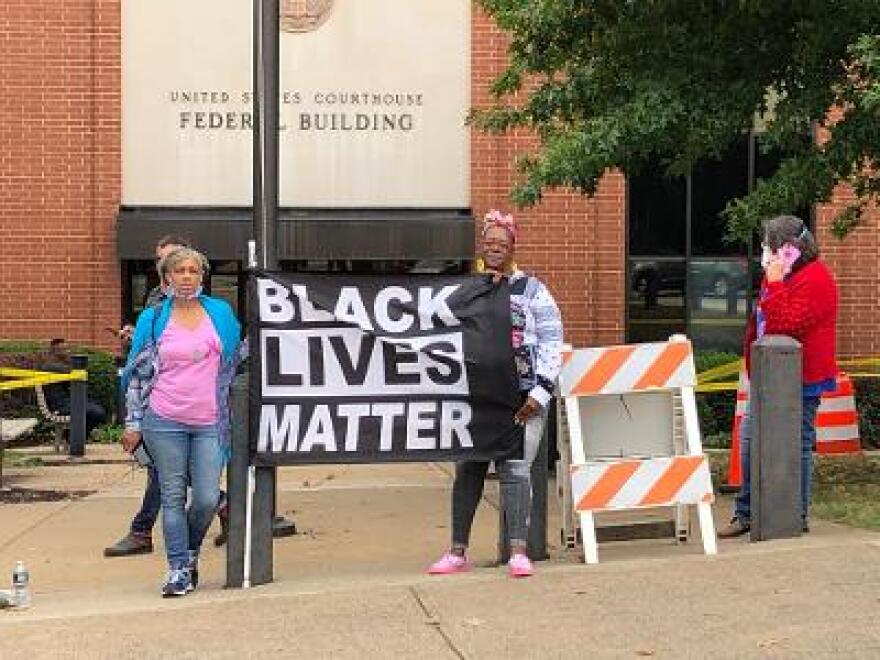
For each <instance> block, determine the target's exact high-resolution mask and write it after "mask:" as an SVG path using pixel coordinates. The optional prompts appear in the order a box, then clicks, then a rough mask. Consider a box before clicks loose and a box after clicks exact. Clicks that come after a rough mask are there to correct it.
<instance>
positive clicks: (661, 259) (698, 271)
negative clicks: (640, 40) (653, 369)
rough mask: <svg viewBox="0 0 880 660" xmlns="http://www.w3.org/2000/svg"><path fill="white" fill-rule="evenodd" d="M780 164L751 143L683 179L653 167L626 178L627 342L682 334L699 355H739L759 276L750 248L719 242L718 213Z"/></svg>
mask: <svg viewBox="0 0 880 660" xmlns="http://www.w3.org/2000/svg"><path fill="white" fill-rule="evenodd" d="M779 160H780V158H779V155H778V154H772V153H771V154H761V153H759V150H758V149H757V148H756V143H755V138H754V136H751V135H750V136H748V137H746V138H743V139H742V140H741V141H739V142H737V143H735V144H734V145H732V146H731V147H730V148H729V149H728V150H727V151H726V152H725V153H724V154H722V156H721V157H720V158H718V159H705V160H703V161H701V162H699V163H697V165H696V166H695V167H694V169H693V171H692V172H691V174H690V175H689V176H686V177H680V178H676V179H670V178H667V177H665V176H664V175H663V173H662V169H661V168H660V167H655V168H648V170H646V171H645V172H644V173H642V174H640V175H638V176H632V177H630V178H629V181H628V187H627V188H628V209H629V213H628V215H629V227H628V255H627V282H628V291H627V320H626V327H627V341H629V342H645V341H665V340H666V339H668V338H669V335H671V334H674V333H685V334H687V335H688V337H690V338H691V340H692V341H693V342H694V345H695V346H696V347H697V348H699V349H705V350H727V351H732V352H737V353H738V352H739V351H740V350H741V348H742V337H743V331H744V329H745V321H746V319H747V318H748V315H749V314H750V313H751V310H752V300H753V298H754V295H755V292H756V291H757V288H758V285H759V283H760V277H761V270H760V266H759V265H758V264H757V263H756V260H755V258H754V252H755V250H754V247H753V246H751V245H747V244H745V243H742V242H729V241H727V240H725V234H726V224H725V220H724V218H723V217H722V216H721V211H722V210H723V209H724V208H725V206H726V205H727V203H728V202H729V201H730V200H731V199H732V198H734V197H740V196H742V195H744V194H746V193H748V192H749V191H750V190H752V189H753V187H754V183H755V180H756V178H762V177H765V176H768V175H770V174H772V173H773V172H774V171H775V170H776V168H777V167H778V163H779ZM796 214H797V215H799V216H800V217H802V218H804V220H807V221H809V217H808V214H804V213H803V211H801V212H796Z"/></svg>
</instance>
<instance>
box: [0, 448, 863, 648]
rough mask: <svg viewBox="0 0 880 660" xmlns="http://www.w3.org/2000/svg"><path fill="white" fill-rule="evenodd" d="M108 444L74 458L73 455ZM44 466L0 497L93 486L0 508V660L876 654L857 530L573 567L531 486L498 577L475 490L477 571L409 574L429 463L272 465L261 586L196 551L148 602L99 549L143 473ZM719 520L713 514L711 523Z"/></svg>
mask: <svg viewBox="0 0 880 660" xmlns="http://www.w3.org/2000/svg"><path fill="white" fill-rule="evenodd" d="M117 451H118V449H116V448H107V447H91V446H90V447H89V450H88V457H89V459H93V460H94V459H97V460H106V461H116V459H117V457H118V454H117V453H115V452H117ZM108 452H110V453H108ZM47 460H48V459H47ZM59 462H60V463H61V464H60V465H58V466H47V467H39V468H9V469H8V470H7V472H6V475H7V477H8V482H7V485H11V486H19V487H25V486H27V487H31V488H48V487H58V486H60V485H63V487H64V488H68V489H71V490H94V491H96V492H95V493H94V494H92V495H90V496H88V497H86V498H83V499H79V500H75V501H67V502H54V503H37V504H20V505H0V571H3V572H2V573H0V576H2V583H0V587H2V588H6V585H5V583H6V582H7V579H6V575H7V574H8V573H9V572H11V569H12V566H13V565H14V563H15V560H17V559H24V560H25V561H26V562H27V564H28V567H29V568H30V571H31V576H32V578H31V579H32V585H33V589H34V592H35V593H34V605H33V607H32V608H31V609H30V610H27V611H23V612H11V611H5V612H0V657H2V658H4V659H6V658H56V657H57V658H65V657H77V658H104V657H106V658H111V657H112V658H128V657H131V658H164V657H175V658H204V657H211V658H227V657H228V658H233V657H235V658H240V657H253V656H257V655H258V654H267V655H268V654H273V655H275V656H276V657H284V658H288V657H289V658H299V657H303V658H305V657H308V658H359V659H361V660H362V659H364V658H380V657H381V658H409V657H419V658H506V657H515V658H549V657H553V658H569V657H570V658H575V657H584V656H594V657H603V658H604V657H614V658H634V657H666V658H681V657H709V656H715V657H792V656H800V655H810V656H811V657H841V656H845V657H850V658H859V657H864V658H869V657H871V658H873V657H880V626H878V625H877V620H878V617H880V571H878V570H877V565H878V559H880V535H876V534H870V533H867V532H860V531H857V530H851V529H848V528H844V527H840V526H837V525H833V524H829V523H822V522H816V523H815V524H814V531H813V533H812V534H810V535H809V536H806V537H804V538H802V539H798V540H792V541H776V542H769V543H761V544H749V543H747V542H745V541H743V540H736V541H726V542H721V543H720V544H719V545H720V547H719V553H720V554H719V555H718V556H717V557H713V558H706V557H704V556H703V555H702V547H701V544H700V543H699V542H698V540H695V541H693V542H691V543H688V544H686V545H684V546H675V545H674V544H672V543H671V542H669V541H666V540H651V541H637V542H627V543H614V544H603V545H602V546H601V547H600V560H601V562H602V563H601V564H599V565H598V566H589V567H588V566H584V565H583V564H581V563H580V561H581V556H580V554H577V553H568V552H565V551H563V550H561V549H560V548H559V547H558V529H557V527H558V524H557V521H558V518H557V517H556V514H555V513H554V511H555V501H554V500H555V497H553V493H551V503H552V504H553V505H554V507H553V510H551V518H550V521H549V524H548V529H549V532H548V538H549V540H550V542H551V559H550V560H549V561H547V562H542V563H540V564H539V565H538V573H537V575H536V576H535V577H533V578H530V579H527V580H521V581H514V580H512V579H509V578H508V577H507V576H506V575H505V574H504V572H503V570H502V569H501V568H498V567H494V566H491V565H489V564H491V562H492V561H493V560H494V558H495V542H496V535H497V512H496V510H495V509H493V508H492V506H491V504H490V503H497V483H495V482H489V483H488V484H487V492H486V499H487V500H488V502H485V503H484V504H483V506H481V508H480V510H479V512H478V515H477V519H476V521H475V526H474V538H473V547H472V555H473V557H474V559H475V560H476V561H477V563H478V564H479V566H478V568H477V569H476V570H475V571H474V572H473V573H471V574H469V575H461V576H450V577H428V576H426V575H425V574H424V569H425V566H426V565H427V564H428V563H429V562H430V561H431V560H432V559H434V558H435V557H436V555H437V554H438V553H439V552H440V551H441V550H442V549H443V548H444V546H445V545H446V543H447V542H448V533H449V530H448V524H449V521H448V510H449V466H447V465H440V464H407V465H376V466H318V467H309V468H285V469H282V470H281V471H280V473H279V484H280V493H279V507H280V509H281V511H282V512H284V513H286V514H287V515H288V516H290V517H292V518H293V519H294V520H295V521H296V523H297V525H298V527H299V528H300V530H301V532H302V533H301V534H300V535H298V536H296V537H293V538H288V539H280V540H277V541H276V542H275V577H276V581H275V582H274V583H273V584H271V585H266V586H263V587H259V588H254V589H250V590H244V591H238V590H224V589H222V588H221V587H222V584H223V581H224V573H223V571H224V563H225V555H224V552H223V550H222V549H215V548H214V547H213V545H212V544H210V542H208V543H206V547H205V556H204V559H203V566H202V574H203V578H202V585H200V587H199V590H198V591H196V592H195V593H194V594H192V595H190V596H188V597H186V598H183V599H179V600H162V599H161V598H160V597H159V595H158V590H159V587H160V584H161V579H162V577H163V573H164V558H163V552H162V548H161V542H159V543H158V544H157V549H156V552H155V553H154V554H153V555H147V556H140V557H132V558H124V559H112V560H108V559H104V558H103V557H102V556H101V551H102V549H103V547H104V546H105V545H107V544H109V543H111V542H112V541H114V540H116V538H117V537H118V536H120V535H121V534H122V533H123V532H124V531H125V529H126V526H127V524H128V522H129V519H130V517H131V515H132V514H133V513H134V511H135V509H136V508H137V505H138V500H139V497H140V495H141V494H142V490H141V489H142V479H143V475H142V474H141V473H140V472H135V473H132V472H131V469H130V468H129V467H128V465H126V464H122V463H118V462H110V463H102V464H75V465H70V464H67V461H66V460H61V461H59ZM727 511H728V508H727V505H726V503H725V504H723V505H719V511H718V515H719V520H720V519H722V518H724V517H726V513H727ZM214 531H215V530H212V531H211V533H210V534H211V536H213V533H214ZM156 540H157V541H161V534H160V533H158V530H157V534H156Z"/></svg>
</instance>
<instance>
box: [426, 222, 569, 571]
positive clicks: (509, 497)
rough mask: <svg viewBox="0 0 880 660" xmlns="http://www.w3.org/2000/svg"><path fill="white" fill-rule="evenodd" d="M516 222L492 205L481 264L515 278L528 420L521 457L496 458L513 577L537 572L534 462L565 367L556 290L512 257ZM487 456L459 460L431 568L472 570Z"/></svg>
mask: <svg viewBox="0 0 880 660" xmlns="http://www.w3.org/2000/svg"><path fill="white" fill-rule="evenodd" d="M517 234H518V232H517V227H516V223H515V222H514V220H513V217H512V216H511V215H505V214H503V213H501V212H499V211H496V210H492V211H490V212H489V213H487V214H486V216H485V218H484V223H483V234H482V238H483V240H482V259H481V270H482V271H483V272H486V273H489V274H491V275H492V276H493V279H494V280H495V281H496V282H498V281H500V279H501V278H507V280H508V282H509V285H510V312H511V326H512V336H511V340H512V343H513V348H514V359H515V361H516V367H517V372H518V374H519V378H520V391H521V392H522V396H523V404H522V407H521V408H520V409H519V410H518V411H517V412H516V415H515V421H516V423H517V424H519V425H522V426H524V443H523V444H524V446H523V458H522V459H521V460H498V461H496V469H497V471H498V475H499V480H500V483H501V505H502V507H503V508H504V514H505V521H506V525H507V529H506V532H507V536H508V538H509V539H510V561H509V562H508V564H507V567H508V571H509V573H510V575H511V576H513V577H526V576H529V575H531V574H532V573H533V568H532V563H531V561H530V560H529V558H528V555H527V553H526V540H527V539H528V525H529V512H530V511H531V499H532V485H531V466H532V461H534V459H535V456H536V454H537V451H538V445H539V444H540V442H541V437H542V435H543V433H544V424H545V423H546V421H547V404H548V403H549V401H550V399H551V397H552V395H553V388H554V382H555V380H556V377H557V375H558V374H559V369H560V367H561V366H562V318H561V316H560V313H559V308H558V307H557V306H556V302H555V301H554V300H553V296H551V295H550V292H549V291H548V290H547V288H546V287H545V286H544V284H543V283H542V282H540V281H539V280H538V278H536V277H534V276H531V275H527V274H526V273H524V272H523V271H521V270H518V269H517V268H516V267H515V265H514V263H513V253H514V249H515V248H516V240H517ZM488 467H489V463H488V462H482V461H480V462H477V461H469V462H463V463H458V464H456V467H455V481H454V482H453V485H452V547H451V548H450V549H449V551H447V552H446V553H444V555H443V556H442V557H441V558H440V559H438V560H437V561H436V562H434V564H432V565H431V567H430V568H429V569H428V573H430V574H432V575H448V574H451V573H461V572H464V571H467V570H469V569H470V567H471V564H470V561H469V560H468V557H467V547H468V543H469V541H470V533H471V525H472V524H473V520H474V514H475V513H476V511H477V505H478V504H479V502H480V498H481V497H482V496H483V484H484V482H485V478H486V472H487V470H488Z"/></svg>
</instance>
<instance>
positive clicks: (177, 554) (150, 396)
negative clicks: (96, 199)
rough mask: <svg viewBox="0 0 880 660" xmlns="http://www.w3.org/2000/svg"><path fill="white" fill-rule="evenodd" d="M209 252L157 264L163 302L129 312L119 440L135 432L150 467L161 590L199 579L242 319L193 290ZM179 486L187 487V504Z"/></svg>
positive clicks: (185, 588)
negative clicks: (160, 542)
mask: <svg viewBox="0 0 880 660" xmlns="http://www.w3.org/2000/svg"><path fill="white" fill-rule="evenodd" d="M207 272H208V261H207V259H206V258H205V257H204V255H202V254H201V253H199V252H197V251H195V250H193V249H191V248H179V249H177V250H174V251H172V252H171V253H169V254H168V255H166V256H165V258H164V259H163V260H162V261H161V262H160V264H159V274H160V276H162V277H163V278H165V279H166V280H167V281H168V283H169V287H168V291H167V295H166V298H165V301H164V303H162V304H161V305H157V306H155V307H151V308H149V309H146V310H144V312H143V313H142V314H141V315H140V317H139V318H138V322H137V326H136V327H135V335H134V339H133V340H132V350H131V352H130V356H129V363H128V365H127V366H126V372H125V375H124V377H123V378H124V382H125V383H126V403H127V416H126V430H125V433H124V435H123V446H125V448H126V449H127V450H129V451H131V450H132V449H133V448H134V447H135V446H136V445H137V444H138V442H139V441H140V439H141V434H143V440H144V443H145V445H146V448H147V450H148V452H149V454H150V457H151V458H152V460H153V463H154V464H155V466H156V469H157V471H158V474H159V483H160V487H161V493H162V523H163V529H164V535H165V549H166V554H167V556H168V564H169V568H170V571H169V574H168V579H167V581H166V583H165V585H164V587H163V588H162V595H163V596H182V595H185V594H186V593H188V592H189V591H192V590H193V589H194V588H195V587H196V585H197V583H198V556H199V549H200V548H201V545H202V540H203V539H204V536H205V533H206V532H207V531H208V527H209V526H210V524H211V519H212V518H213V516H214V512H215V511H216V509H217V505H218V502H219V499H220V486H219V480H220V473H221V471H222V469H223V465H224V462H225V457H226V456H228V433H227V432H226V431H228V427H229V425H228V412H229V411H228V405H227V401H228V385H229V382H231V378H230V377H229V375H231V374H232V373H234V368H235V362H236V355H237V351H238V346H239V338H240V334H241V327H240V325H239V323H238V320H237V319H236V318H235V315H234V314H233V312H232V310H231V309H230V307H229V305H228V304H226V302H225V301H223V300H219V299H217V298H212V297H210V296H206V295H204V294H202V292H201V289H202V280H203V279H204V277H205V275H206V274H207ZM187 486H190V488H191V494H190V505H189V508H187V507H186V498H187V497H186V496H187Z"/></svg>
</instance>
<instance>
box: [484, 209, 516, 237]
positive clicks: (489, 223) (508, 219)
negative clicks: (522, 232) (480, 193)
mask: <svg viewBox="0 0 880 660" xmlns="http://www.w3.org/2000/svg"><path fill="white" fill-rule="evenodd" d="M492 227H501V228H502V229H503V230H504V231H506V232H507V234H508V236H510V240H511V241H512V242H513V244H514V245H516V239H517V237H518V236H519V229H517V226H516V222H515V221H514V219H513V216H512V215H511V214H510V213H507V214H504V213H502V212H501V211H499V210H498V209H492V210H491V211H489V212H488V213H487V214H486V215H485V216H483V236H485V235H486V232H487V231H489V229H491V228H492Z"/></svg>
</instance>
